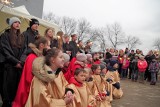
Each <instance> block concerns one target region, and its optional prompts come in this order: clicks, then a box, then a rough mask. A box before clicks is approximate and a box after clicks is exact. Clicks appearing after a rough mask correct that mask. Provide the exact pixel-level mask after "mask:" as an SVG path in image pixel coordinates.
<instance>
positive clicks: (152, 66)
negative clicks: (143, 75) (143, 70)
mask: <svg viewBox="0 0 160 107" xmlns="http://www.w3.org/2000/svg"><path fill="white" fill-rule="evenodd" d="M159 68H160V65H159V62H157V61H154V62H153V61H152V62H151V63H150V64H149V68H148V69H149V72H158V71H159Z"/></svg>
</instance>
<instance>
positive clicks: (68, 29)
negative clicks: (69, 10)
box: [60, 16, 77, 35]
mask: <svg viewBox="0 0 160 107" xmlns="http://www.w3.org/2000/svg"><path fill="white" fill-rule="evenodd" d="M76 26H77V22H76V20H75V19H73V18H69V17H65V16H64V17H63V18H62V19H61V25H60V27H61V29H62V31H63V32H64V33H65V34H68V35H71V34H73V33H75V30H76Z"/></svg>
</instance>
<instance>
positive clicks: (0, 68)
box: [0, 36, 5, 100]
mask: <svg viewBox="0 0 160 107" xmlns="http://www.w3.org/2000/svg"><path fill="white" fill-rule="evenodd" d="M0 40H1V36H0ZM4 61H5V57H4V52H3V49H2V45H1V43H0V95H1V98H2V100H3V74H4Z"/></svg>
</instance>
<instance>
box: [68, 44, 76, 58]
mask: <svg viewBox="0 0 160 107" xmlns="http://www.w3.org/2000/svg"><path fill="white" fill-rule="evenodd" d="M69 46H70V49H71V58H73V57H75V56H76V54H77V52H78V46H77V43H76V42H75V41H70V42H69Z"/></svg>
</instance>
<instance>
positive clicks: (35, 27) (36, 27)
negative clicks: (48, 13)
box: [31, 24, 39, 31]
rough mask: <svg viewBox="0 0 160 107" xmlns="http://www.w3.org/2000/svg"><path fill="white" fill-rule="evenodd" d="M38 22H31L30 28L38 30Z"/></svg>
mask: <svg viewBox="0 0 160 107" xmlns="http://www.w3.org/2000/svg"><path fill="white" fill-rule="evenodd" d="M38 26H39V25H38V24H33V25H32V26H31V29H32V30H33V31H36V30H38Z"/></svg>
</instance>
